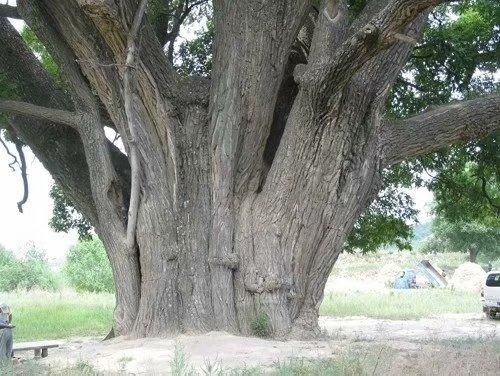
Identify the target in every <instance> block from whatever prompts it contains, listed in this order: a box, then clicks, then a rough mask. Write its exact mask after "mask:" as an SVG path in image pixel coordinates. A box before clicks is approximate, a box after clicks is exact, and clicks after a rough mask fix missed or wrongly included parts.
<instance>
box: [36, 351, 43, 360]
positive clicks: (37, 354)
mask: <svg viewBox="0 0 500 376" xmlns="http://www.w3.org/2000/svg"><path fill="white" fill-rule="evenodd" d="M41 355H42V349H35V358H40V356H41Z"/></svg>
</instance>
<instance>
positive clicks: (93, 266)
mask: <svg viewBox="0 0 500 376" xmlns="http://www.w3.org/2000/svg"><path fill="white" fill-rule="evenodd" d="M65 272H66V275H67V277H68V280H69V283H70V284H71V286H73V287H74V288H75V289H76V290H78V291H89V292H114V284H113V273H112V272H111V266H110V264H109V260H108V257H107V255H106V251H105V250H104V246H103V244H102V242H101V241H100V240H99V239H98V238H93V239H91V240H85V241H80V242H79V243H78V244H76V245H75V246H74V247H72V248H71V249H70V250H69V252H68V256H67V259H66V266H65Z"/></svg>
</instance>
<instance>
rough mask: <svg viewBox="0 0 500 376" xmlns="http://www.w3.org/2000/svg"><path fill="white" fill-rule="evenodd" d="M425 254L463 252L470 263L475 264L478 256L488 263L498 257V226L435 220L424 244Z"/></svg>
mask: <svg viewBox="0 0 500 376" xmlns="http://www.w3.org/2000/svg"><path fill="white" fill-rule="evenodd" d="M423 250H424V251H427V252H443V251H444V252H464V253H467V254H468V255H469V261H470V262H476V261H477V256H478V254H481V255H483V256H484V257H485V258H486V259H488V260H489V261H492V260H496V259H497V258H498V257H500V226H499V225H498V224H497V225H496V226H486V225H484V224H481V223H478V222H462V221H459V222H452V223H450V222H447V221H446V220H436V221H434V223H433V226H432V235H431V238H430V239H429V240H427V241H426V242H425V243H424V246H423Z"/></svg>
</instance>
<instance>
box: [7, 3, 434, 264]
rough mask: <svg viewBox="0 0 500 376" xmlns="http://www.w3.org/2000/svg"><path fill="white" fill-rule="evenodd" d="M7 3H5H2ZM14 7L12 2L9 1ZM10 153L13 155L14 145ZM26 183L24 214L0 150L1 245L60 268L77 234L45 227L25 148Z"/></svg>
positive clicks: (425, 212) (15, 177)
mask: <svg viewBox="0 0 500 376" xmlns="http://www.w3.org/2000/svg"><path fill="white" fill-rule="evenodd" d="M2 3H6V1H5V0H4V1H2ZM8 3H9V4H10V5H15V1H12V0H10V1H8ZM13 21H14V22H13V24H14V26H15V27H16V28H17V29H18V30H19V29H20V28H22V25H23V23H22V22H21V21H16V20H13ZM10 149H11V150H12V151H15V148H14V146H13V145H10ZM25 154H26V163H27V172H28V180H29V187H30V190H29V193H30V195H29V198H28V202H27V203H26V204H25V205H24V213H23V214H21V213H19V212H18V210H17V202H18V201H19V200H20V199H21V197H22V194H23V192H22V180H21V175H20V172H19V171H18V170H16V171H15V172H13V171H12V170H11V169H10V168H9V166H8V163H9V162H10V161H11V159H10V157H9V156H8V155H7V154H6V152H5V150H4V149H3V147H0V244H1V245H3V246H4V247H6V248H7V249H10V250H12V251H14V252H15V253H16V254H17V255H20V256H22V255H23V254H24V252H25V251H26V250H27V249H28V248H29V247H30V246H31V245H32V244H34V245H36V246H37V247H38V248H40V249H43V250H45V252H46V253H47V256H48V258H49V260H50V261H51V262H52V263H53V264H56V265H60V264H61V263H62V262H63V260H64V257H65V255H66V252H67V251H68V249H69V248H70V247H71V246H72V245H73V244H75V243H76V242H77V240H78V236H77V233H76V231H71V232H70V233H68V234H65V233H56V232H54V231H53V230H52V229H51V228H50V227H49V225H48V223H49V221H50V218H51V215H52V207H53V204H52V200H51V198H50V197H49V191H50V187H51V185H52V182H53V181H52V178H51V177H50V175H49V173H48V172H47V170H45V168H44V167H43V166H42V164H41V163H40V162H39V161H38V160H37V159H36V157H35V156H34V155H33V154H32V153H31V151H30V150H29V149H28V148H25ZM407 192H408V193H409V194H410V195H411V196H412V197H413V200H414V201H415V207H416V209H418V210H419V211H420V214H419V221H420V222H422V223H425V222H428V221H429V220H430V206H431V204H432V193H431V192H429V191H428V190H427V189H425V188H420V189H413V190H408V191H407Z"/></svg>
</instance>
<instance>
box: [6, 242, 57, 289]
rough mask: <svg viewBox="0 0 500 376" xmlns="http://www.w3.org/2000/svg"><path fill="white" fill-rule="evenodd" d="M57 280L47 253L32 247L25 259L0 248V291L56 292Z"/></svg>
mask: <svg viewBox="0 0 500 376" xmlns="http://www.w3.org/2000/svg"><path fill="white" fill-rule="evenodd" d="M57 287H58V284H57V278H56V276H55V275H54V273H53V272H52V271H51V270H50V266H49V263H48V261H47V258H46V256H45V252H43V251H41V250H38V249H36V248H35V247H34V246H32V247H31V248H30V249H29V250H28V252H27V253H26V256H25V257H24V258H23V259H18V258H16V257H15V256H14V254H13V253H12V252H11V251H9V250H6V249H5V248H3V247H0V290H1V291H13V290H16V289H19V288H21V289H27V290H30V289H33V288H39V289H42V290H56V289H57Z"/></svg>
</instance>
